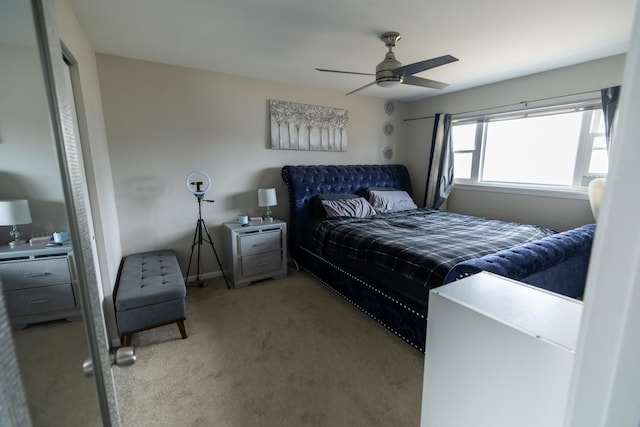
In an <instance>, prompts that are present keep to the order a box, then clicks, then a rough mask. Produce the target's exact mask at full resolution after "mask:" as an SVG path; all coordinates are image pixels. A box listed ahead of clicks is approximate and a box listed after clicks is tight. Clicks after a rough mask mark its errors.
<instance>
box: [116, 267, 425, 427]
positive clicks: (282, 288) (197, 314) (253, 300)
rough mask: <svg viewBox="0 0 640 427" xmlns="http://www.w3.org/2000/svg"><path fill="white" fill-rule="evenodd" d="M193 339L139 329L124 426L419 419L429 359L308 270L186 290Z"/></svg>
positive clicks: (121, 383)
mask: <svg viewBox="0 0 640 427" xmlns="http://www.w3.org/2000/svg"><path fill="white" fill-rule="evenodd" d="M187 316H188V318H187V322H186V327H187V333H188V335H189V337H188V338H187V339H186V340H182V339H180V335H179V332H178V328H177V326H175V325H168V326H164V327H161V328H156V329H154V330H150V331H146V332H142V333H139V334H136V335H134V338H133V345H134V346H135V347H136V353H137V356H138V360H137V362H136V364H135V365H134V366H132V367H130V368H127V369H118V368H116V369H114V373H115V377H116V384H117V390H118V401H119V406H120V414H121V418H122V423H123V425H124V426H225V427H227V426H228V427H233V426H238V427H247V426H369V427H371V426H385V427H388V426H403V427H409V426H418V425H419V424H420V406H421V394H422V372H423V363H424V356H423V355H422V354H421V353H419V352H418V351H417V350H415V349H413V348H412V347H410V346H409V345H408V344H405V343H404V342H403V341H402V340H400V339H399V338H397V337H396V336H395V335H393V334H392V333H391V332H389V331H387V330H386V329H385V328H383V327H382V326H380V325H378V324H377V323H376V322H375V321H373V320H371V319H370V318H369V317H367V316H366V315H364V314H362V313H361V312H360V311H359V310H357V309H355V308H354V307H353V306H351V305H350V304H348V303H347V302H345V301H344V300H342V299H341V298H340V297H338V296H337V295H335V294H334V293H333V292H331V291H330V290H329V289H328V288H326V287H324V286H323V285H321V284H320V283H318V282H317V281H316V280H315V279H313V278H311V277H309V276H308V275H307V274H305V273H301V272H294V273H291V274H290V275H289V277H288V278H286V279H282V280H266V281H262V282H258V283H254V284H252V285H251V286H249V287H246V288H242V289H233V290H227V288H226V286H225V285H224V282H223V281H222V279H216V280H212V281H210V282H209V284H208V285H207V286H206V287H204V288H197V287H189V288H188V290H187Z"/></svg>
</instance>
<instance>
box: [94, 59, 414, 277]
mask: <svg viewBox="0 0 640 427" xmlns="http://www.w3.org/2000/svg"><path fill="white" fill-rule="evenodd" d="M97 58H98V71H99V75H100V90H101V93H102V100H103V108H104V115H105V122H106V130H107V137H108V140H109V154H110V161H111V167H112V170H113V177H114V180H113V182H114V188H115V199H116V205H117V212H118V221H119V224H120V237H121V241H122V251H123V253H124V254H128V253H133V252H138V251H144V250H151V249H159V248H172V249H174V250H176V251H177V252H178V256H179V260H180V262H181V264H182V266H183V267H186V264H187V262H188V259H189V254H190V250H191V243H192V239H193V233H194V229H195V225H196V220H197V203H196V199H195V197H194V196H193V195H192V194H191V193H190V192H189V191H187V188H186V185H185V177H186V175H187V173H189V172H190V171H192V170H202V171H205V172H206V173H208V174H209V175H210V177H211V179H212V182H213V184H212V187H211V190H210V192H209V193H207V195H206V198H210V199H213V200H215V203H214V204H207V203H205V204H203V210H202V215H203V219H204V220H205V223H206V224H207V226H208V228H209V231H210V232H211V234H212V236H213V239H214V242H215V244H216V246H217V245H220V244H222V239H221V235H220V228H221V224H222V223H223V222H226V221H233V220H234V219H235V218H236V217H237V215H239V214H248V215H260V214H264V209H259V208H258V206H257V205H258V203H257V189H258V188H260V187H275V188H276V190H277V195H278V205H277V206H276V207H275V208H273V213H274V216H275V217H277V218H284V219H286V218H287V217H288V199H287V193H286V189H285V186H284V183H283V182H282V179H281V177H280V169H281V167H282V166H283V165H285V164H352V163H356V164H362V163H384V162H385V161H384V160H383V157H382V149H383V147H385V146H386V145H388V144H391V145H394V144H396V143H399V142H400V141H402V139H403V129H402V126H401V125H402V121H401V118H403V117H404V116H405V113H404V109H405V105H403V104H402V103H397V107H396V111H395V113H394V115H393V116H388V115H387V114H386V113H385V112H384V100H381V99H373V98H368V97H363V96H357V95H356V96H345V95H344V94H343V93H339V92H331V91H322V90H317V89H311V88H307V87H301V86H293V85H286V84H280V83H271V82H266V81H261V80H256V79H249V78H243V77H238V76H232V75H227V74H220V73H213V72H207V71H201V70H195V69H189V68H184V67H177V66H171V65H163V64H159V63H153V62H146V61H139V60H133V59H126V58H122V57H116V56H109V55H102V54H99V55H97ZM269 99H278V100H284V101H291V102H299V103H306V104H315V105H323V106H330V107H336V108H346V109H348V111H349V124H348V127H347V129H348V141H349V142H348V150H347V151H346V152H308V151H290V150H272V149H270V148H268V147H269V141H268V138H269V135H270V134H269V125H268V124H269V116H268V100H269ZM387 121H391V122H394V123H395V125H396V128H398V131H397V132H395V133H394V134H393V135H392V136H391V137H387V136H385V135H384V133H383V125H384V123H385V122H387ZM397 161H398V160H397V158H396V159H393V160H392V161H391V162H397ZM204 250H205V251H208V252H207V253H211V249H210V248H208V247H205V248H204ZM217 250H218V253H219V254H222V250H221V248H219V247H218V248H217ZM194 268H195V267H194ZM194 268H192V269H191V273H194V271H195V270H194ZM185 270H186V268H185ZM217 270H218V266H217V264H216V262H215V259H214V258H213V257H212V256H209V257H206V261H205V263H204V269H203V271H204V272H211V271H217Z"/></svg>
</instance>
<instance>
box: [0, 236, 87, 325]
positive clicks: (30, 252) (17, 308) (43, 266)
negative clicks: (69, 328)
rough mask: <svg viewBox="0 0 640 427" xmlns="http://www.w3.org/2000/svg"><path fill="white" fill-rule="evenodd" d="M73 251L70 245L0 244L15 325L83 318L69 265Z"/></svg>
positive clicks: (6, 292) (2, 274)
mask: <svg viewBox="0 0 640 427" xmlns="http://www.w3.org/2000/svg"><path fill="white" fill-rule="evenodd" d="M71 254H72V249H71V246H70V245H63V246H55V247H48V246H46V245H44V244H42V245H35V246H28V245H24V246H20V247H16V248H9V247H2V248H0V279H1V280H2V289H3V291H4V295H5V300H6V303H7V310H8V312H9V317H10V320H11V324H12V326H13V327H14V328H16V329H20V328H24V327H25V326H27V325H28V324H30V323H37V322H44V321H49V320H56V319H68V320H80V319H81V318H82V315H81V310H80V305H79V295H78V288H77V286H76V284H75V283H74V282H73V280H72V275H71V266H70V265H69V257H70V256H71Z"/></svg>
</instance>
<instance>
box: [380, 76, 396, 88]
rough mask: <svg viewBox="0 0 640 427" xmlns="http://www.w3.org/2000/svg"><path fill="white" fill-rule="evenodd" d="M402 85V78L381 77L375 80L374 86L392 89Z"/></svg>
mask: <svg viewBox="0 0 640 427" xmlns="http://www.w3.org/2000/svg"><path fill="white" fill-rule="evenodd" d="M401 83H402V77H395V76H394V77H383V78H382V79H376V84H377V85H378V86H380V87H394V86H399V85H400V84H401Z"/></svg>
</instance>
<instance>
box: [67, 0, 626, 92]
mask: <svg viewBox="0 0 640 427" xmlns="http://www.w3.org/2000/svg"><path fill="white" fill-rule="evenodd" d="M69 2H70V3H71V5H72V7H73V9H74V11H75V13H76V14H77V17H78V20H79V21H80V23H81V24H82V26H83V27H84V30H85V32H86V34H87V36H88V37H89V40H90V41H91V43H92V45H93V47H94V48H95V50H96V51H97V52H101V53H108V54H113V55H120V56H125V57H129V58H137V59H143V60H149V61H157V62H162V63H167V64H176V65H182V66H185V67H193V68H199V69H205V70H212V71H217V72H222V73H230V74H236V75H240V76H246V77H255V78H259V79H265V80H271V81H278V82H285V83H291V84H300V85H304V86H311V87H317V88H326V89H332V90H338V91H341V92H344V93H346V92H349V91H351V90H354V89H356V88H358V87H360V86H363V85H365V84H367V83H369V82H370V81H372V80H373V78H372V77H367V76H358V75H344V74H334V73H321V72H318V71H315V68H316V67H318V68H329V69H337V70H349V71H359V72H365V73H374V72H375V66H376V65H377V64H378V63H379V62H380V61H382V60H383V59H384V54H385V52H386V47H385V46H384V44H383V43H382V42H381V41H380V40H379V39H378V36H379V35H380V34H381V33H383V32H385V31H398V32H400V33H401V34H402V39H401V40H400V41H399V42H398V44H397V46H396V48H395V49H394V51H395V53H396V57H397V59H398V60H399V61H400V62H402V63H403V64H410V63H413V62H418V61H421V60H424V59H428V58H432V57H436V56H441V55H445V54H450V55H453V56H455V57H457V58H459V59H460V60H459V61H458V62H455V63H451V64H447V65H444V66H441V67H438V68H434V69H432V70H428V71H425V72H423V73H420V74H418V76H419V77H424V78H429V79H433V80H439V81H444V82H447V83H450V84H451V86H449V87H448V88H447V89H444V90H441V91H438V90H434V89H426V88H421V87H413V86H408V85H402V86H400V87H398V88H379V87H376V86H372V87H370V88H368V89H365V90H363V91H361V92H359V94H361V95H367V96H374V97H381V98H390V99H401V100H415V99H421V98H426V97H429V96H434V95H438V94H441V93H444V92H452V91H457V90H461V89H466V88H470V87H474V86H479V85H483V84H487V83H492V82H496V81H500V80H504V79H508V78H513V77H518V76H522V75H527V74H532V73H536V72H540V71H545V70H549V69H553V68H558V67H563V66H567V65H572V64H577V63H580V62H585V61H589V60H592V59H597V58H603V57H606V56H611V55H615V54H619V53H623V52H626V50H627V46H628V41H629V37H630V33H631V23H632V18H633V12H634V8H635V0H608V1H603V0H485V1H478V0H440V1H438V2H435V1H426V0H391V1H381V0H315V1H311V0H108V1H105V0H69ZM352 96H353V95H352Z"/></svg>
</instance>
